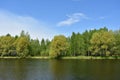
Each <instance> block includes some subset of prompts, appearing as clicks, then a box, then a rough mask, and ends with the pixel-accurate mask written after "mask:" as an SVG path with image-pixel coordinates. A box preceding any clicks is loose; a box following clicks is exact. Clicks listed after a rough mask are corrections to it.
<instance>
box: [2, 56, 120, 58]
mask: <svg viewBox="0 0 120 80" xmlns="http://www.w3.org/2000/svg"><path fill="white" fill-rule="evenodd" d="M0 58H1V59H20V58H21V57H11V56H8V57H0ZM26 58H27V59H51V57H49V56H33V57H31V56H29V57H26ZM60 59H120V56H117V57H115V56H109V57H101V56H98V57H94V56H65V57H61V58H60Z"/></svg>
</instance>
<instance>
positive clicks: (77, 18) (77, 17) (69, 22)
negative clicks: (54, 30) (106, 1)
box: [57, 13, 87, 26]
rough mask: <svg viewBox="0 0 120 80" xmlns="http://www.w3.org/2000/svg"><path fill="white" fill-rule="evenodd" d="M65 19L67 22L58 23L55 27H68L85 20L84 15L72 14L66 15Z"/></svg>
mask: <svg viewBox="0 0 120 80" xmlns="http://www.w3.org/2000/svg"><path fill="white" fill-rule="evenodd" d="M67 17H68V19H67V20H63V21H61V22H59V23H58V24H57V26H70V25H72V24H74V23H77V22H79V21H80V20H81V19H87V17H86V15H85V14H83V13H74V14H72V15H67Z"/></svg>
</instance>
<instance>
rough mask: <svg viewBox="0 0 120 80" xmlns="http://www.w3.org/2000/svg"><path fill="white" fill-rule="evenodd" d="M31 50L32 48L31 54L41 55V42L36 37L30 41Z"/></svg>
mask: <svg viewBox="0 0 120 80" xmlns="http://www.w3.org/2000/svg"><path fill="white" fill-rule="evenodd" d="M29 50H30V55H31V56H39V55H40V51H41V49H40V43H39V40H38V39H35V40H33V39H32V40H31V41H30V47H29Z"/></svg>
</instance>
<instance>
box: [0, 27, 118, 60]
mask: <svg viewBox="0 0 120 80" xmlns="http://www.w3.org/2000/svg"><path fill="white" fill-rule="evenodd" d="M119 55H120V30H116V31H112V30H108V29H107V28H106V27H104V28H100V29H98V30H97V29H94V30H86V31H85V32H83V33H79V32H78V33H75V32H73V33H72V35H71V36H69V37H65V36H64V35H57V36H54V38H53V39H52V40H51V41H50V40H48V39H46V40H45V39H42V40H41V41H39V40H38V39H31V38H30V35H29V34H28V32H25V31H21V33H20V36H18V35H16V36H11V35H10V34H7V35H5V36H0V56H1V57H4V56H17V57H28V56H50V57H52V58H58V57H62V56H119Z"/></svg>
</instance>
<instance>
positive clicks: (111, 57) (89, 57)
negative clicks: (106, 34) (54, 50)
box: [61, 56, 120, 59]
mask: <svg viewBox="0 0 120 80" xmlns="http://www.w3.org/2000/svg"><path fill="white" fill-rule="evenodd" d="M61 59H120V57H118V56H117V57H115V56H109V57H101V56H99V57H94V56H77V57H76V56H75V57H70V56H67V57H62V58H61Z"/></svg>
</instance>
